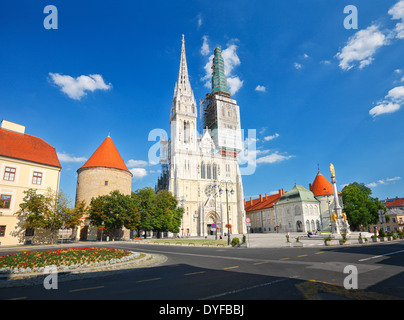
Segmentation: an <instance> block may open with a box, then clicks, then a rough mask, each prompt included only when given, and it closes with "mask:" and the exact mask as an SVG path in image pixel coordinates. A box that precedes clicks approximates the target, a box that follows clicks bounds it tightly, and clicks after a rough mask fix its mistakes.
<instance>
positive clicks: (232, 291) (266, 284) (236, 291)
mask: <svg viewBox="0 0 404 320" xmlns="http://www.w3.org/2000/svg"><path fill="white" fill-rule="evenodd" d="M286 280H289V279H279V280H274V281H271V282H266V283H261V284H257V285H255V286H251V287H246V288H241V289H237V290H231V291H226V292H223V293H219V294H215V295H213V296H209V297H205V298H202V299H198V300H211V299H215V298H219V297H223V296H227V295H229V294H235V293H239V292H243V291H246V290H252V289H256V288H260V287H266V286H270V285H272V284H275V283H279V282H283V281H286Z"/></svg>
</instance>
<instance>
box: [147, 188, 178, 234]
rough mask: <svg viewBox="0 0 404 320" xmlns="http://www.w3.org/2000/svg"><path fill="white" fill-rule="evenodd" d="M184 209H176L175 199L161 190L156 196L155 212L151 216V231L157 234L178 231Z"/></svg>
mask: <svg viewBox="0 0 404 320" xmlns="http://www.w3.org/2000/svg"><path fill="white" fill-rule="evenodd" d="M183 212H184V208H182V207H178V201H177V199H176V198H175V197H174V196H173V195H172V194H171V192H169V191H167V190H161V191H160V192H159V193H158V194H157V195H156V211H155V214H154V216H153V220H152V221H153V230H154V231H157V232H158V236H159V235H160V233H161V232H166V231H169V232H173V233H178V232H179V231H180V226H181V219H182V215H183Z"/></svg>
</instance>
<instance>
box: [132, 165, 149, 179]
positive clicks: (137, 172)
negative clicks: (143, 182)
mask: <svg viewBox="0 0 404 320" xmlns="http://www.w3.org/2000/svg"><path fill="white" fill-rule="evenodd" d="M129 171H130V172H131V173H132V174H133V178H135V179H141V178H143V177H145V176H147V171H146V169H145V168H132V169H130V170H129Z"/></svg>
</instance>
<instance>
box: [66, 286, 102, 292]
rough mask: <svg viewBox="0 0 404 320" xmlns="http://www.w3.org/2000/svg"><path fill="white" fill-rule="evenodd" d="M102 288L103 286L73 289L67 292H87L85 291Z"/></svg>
mask: <svg viewBox="0 0 404 320" xmlns="http://www.w3.org/2000/svg"><path fill="white" fill-rule="evenodd" d="M102 288H104V286H98V287H91V288H82V289H73V290H69V292H78V291H87V290H95V289H102Z"/></svg>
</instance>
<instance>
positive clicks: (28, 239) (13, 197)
mask: <svg viewBox="0 0 404 320" xmlns="http://www.w3.org/2000/svg"><path fill="white" fill-rule="evenodd" d="M61 169H62V167H61V165H60V163H59V159H58V157H57V154H56V150H55V148H54V147H52V146H51V145H50V144H48V143H47V142H45V141H44V140H42V139H41V138H38V137H34V136H32V135H29V134H26V133H25V126H22V125H19V124H16V123H13V122H10V121H7V120H3V121H2V122H1V127H0V202H1V206H0V244H1V245H16V244H24V243H25V244H26V243H48V242H49V241H50V232H44V231H41V230H25V229H22V228H21V225H22V223H23V221H22V218H20V217H18V216H17V215H16V214H15V213H16V212H17V211H18V210H20V206H19V205H20V203H21V202H22V201H23V199H24V197H25V194H24V191H26V190H28V189H36V190H37V192H38V193H41V194H44V193H46V191H47V189H48V188H51V189H52V190H53V191H58V190H59V181H60V171H61Z"/></svg>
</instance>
